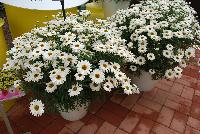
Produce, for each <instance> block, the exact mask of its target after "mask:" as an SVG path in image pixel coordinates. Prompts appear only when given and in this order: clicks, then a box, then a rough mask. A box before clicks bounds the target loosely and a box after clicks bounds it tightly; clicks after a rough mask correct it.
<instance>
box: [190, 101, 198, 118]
mask: <svg viewBox="0 0 200 134" xmlns="http://www.w3.org/2000/svg"><path fill="white" fill-rule="evenodd" d="M191 116H192V117H194V118H196V119H199V120H200V103H193V104H192V106H191Z"/></svg>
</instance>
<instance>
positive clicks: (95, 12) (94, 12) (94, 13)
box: [86, 2, 104, 20]
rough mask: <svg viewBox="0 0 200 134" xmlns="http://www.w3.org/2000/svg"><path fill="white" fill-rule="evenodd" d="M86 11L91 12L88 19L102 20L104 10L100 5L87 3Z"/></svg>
mask: <svg viewBox="0 0 200 134" xmlns="http://www.w3.org/2000/svg"><path fill="white" fill-rule="evenodd" d="M86 10H89V11H90V12H91V16H90V17H89V19H92V20H95V19H96V18H98V19H104V10H103V7H102V4H101V3H96V2H92V3H88V4H86Z"/></svg>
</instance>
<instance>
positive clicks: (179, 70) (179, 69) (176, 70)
mask: <svg viewBox="0 0 200 134" xmlns="http://www.w3.org/2000/svg"><path fill="white" fill-rule="evenodd" d="M174 71H175V72H179V73H181V72H182V71H183V69H182V68H180V67H178V66H177V67H175V68H174Z"/></svg>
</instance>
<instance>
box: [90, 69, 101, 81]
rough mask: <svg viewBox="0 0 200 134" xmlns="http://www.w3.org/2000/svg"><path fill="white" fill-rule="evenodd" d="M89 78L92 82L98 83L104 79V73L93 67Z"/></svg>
mask: <svg viewBox="0 0 200 134" xmlns="http://www.w3.org/2000/svg"><path fill="white" fill-rule="evenodd" d="M90 78H91V80H92V81H93V82H95V83H97V84H100V83H102V82H103V81H104V80H105V74H104V73H103V71H101V70H99V69H95V70H93V71H92V73H91V74H90Z"/></svg>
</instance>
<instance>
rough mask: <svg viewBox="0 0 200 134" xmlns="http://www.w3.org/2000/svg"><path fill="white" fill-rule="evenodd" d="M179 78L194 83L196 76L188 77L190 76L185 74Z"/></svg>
mask: <svg viewBox="0 0 200 134" xmlns="http://www.w3.org/2000/svg"><path fill="white" fill-rule="evenodd" d="M181 79H183V80H185V81H188V82H190V83H196V82H197V79H196V78H193V77H190V76H186V75H183V76H182V78H181Z"/></svg>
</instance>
